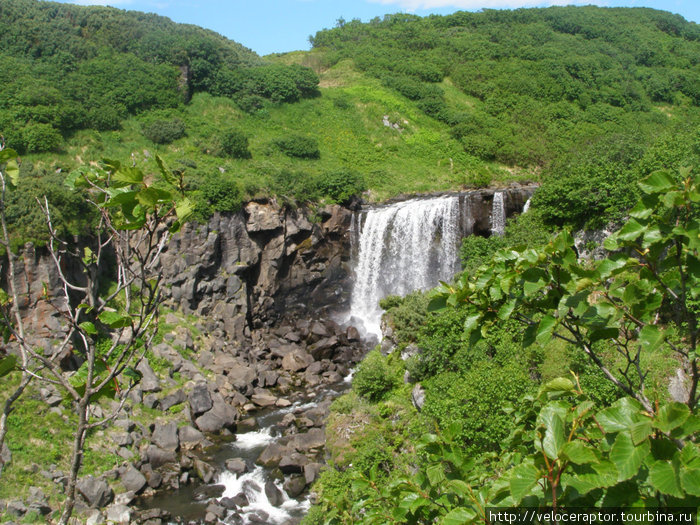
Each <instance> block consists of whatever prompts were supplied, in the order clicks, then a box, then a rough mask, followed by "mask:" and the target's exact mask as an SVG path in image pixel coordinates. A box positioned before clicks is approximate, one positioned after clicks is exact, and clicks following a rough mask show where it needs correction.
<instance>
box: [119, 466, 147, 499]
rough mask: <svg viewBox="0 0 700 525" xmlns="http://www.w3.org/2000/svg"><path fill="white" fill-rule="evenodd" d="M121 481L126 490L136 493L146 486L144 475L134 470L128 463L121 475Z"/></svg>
mask: <svg viewBox="0 0 700 525" xmlns="http://www.w3.org/2000/svg"><path fill="white" fill-rule="evenodd" d="M121 481H122V485H124V488H125V489H126V490H129V491H133V492H134V493H137V494H138V493H139V492H141V490H142V489H143V488H144V487H145V486H146V476H144V475H143V474H141V472H139V471H138V470H136V469H135V468H134V467H133V465H129V467H128V468H127V469H126V470H125V471H124V473H123V474H122V476H121Z"/></svg>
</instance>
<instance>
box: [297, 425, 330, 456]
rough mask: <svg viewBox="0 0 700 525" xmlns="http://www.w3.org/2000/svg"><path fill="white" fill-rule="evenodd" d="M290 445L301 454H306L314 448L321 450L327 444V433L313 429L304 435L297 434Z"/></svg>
mask: <svg viewBox="0 0 700 525" xmlns="http://www.w3.org/2000/svg"><path fill="white" fill-rule="evenodd" d="M289 444H290V446H292V447H294V448H295V449H297V450H298V451H299V452H306V451H309V450H311V449H312V448H321V447H322V446H324V445H325V444H326V433H325V432H324V431H323V429H320V428H312V429H311V430H309V431H308V432H305V433H304V434H296V435H295V436H294V438H293V439H292V440H291V442H290V443H289Z"/></svg>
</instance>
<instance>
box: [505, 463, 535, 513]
mask: <svg viewBox="0 0 700 525" xmlns="http://www.w3.org/2000/svg"><path fill="white" fill-rule="evenodd" d="M539 479H540V472H539V471H538V470H537V468H536V467H535V466H534V465H532V464H522V465H518V466H517V467H515V468H514V469H513V471H512V477H511V478H510V493H511V496H512V497H513V499H514V500H515V501H516V503H519V502H520V500H522V499H523V498H524V497H525V496H527V495H528V494H529V493H530V490H531V489H532V487H534V486H535V484H536V483H537V480H539Z"/></svg>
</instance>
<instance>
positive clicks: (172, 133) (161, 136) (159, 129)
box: [143, 118, 185, 144]
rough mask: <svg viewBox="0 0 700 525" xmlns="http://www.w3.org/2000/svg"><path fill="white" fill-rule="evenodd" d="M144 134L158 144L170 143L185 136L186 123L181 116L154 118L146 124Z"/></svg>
mask: <svg viewBox="0 0 700 525" xmlns="http://www.w3.org/2000/svg"><path fill="white" fill-rule="evenodd" d="M143 135H144V137H146V138H147V139H148V140H150V141H151V142H154V143H156V144H170V143H171V142H174V141H176V140H177V139H179V138H182V137H184V136H185V123H184V122H182V121H181V120H180V119H179V118H174V119H171V120H160V119H159V120H154V121H153V122H151V123H150V124H147V125H145V126H144V128H143Z"/></svg>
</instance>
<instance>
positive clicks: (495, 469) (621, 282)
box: [0, 0, 700, 525]
mask: <svg viewBox="0 0 700 525" xmlns="http://www.w3.org/2000/svg"><path fill="white" fill-rule="evenodd" d="M310 40H311V44H312V49H311V50H310V51H308V52H294V53H289V54H280V55H274V56H268V57H259V56H257V55H256V54H255V53H253V52H252V51H250V50H247V49H245V48H244V47H242V46H240V45H239V44H237V43H235V42H232V41H230V40H227V39H225V38H223V37H221V36H220V35H217V34H215V33H212V32H210V31H206V30H203V29H201V28H197V27H194V26H188V25H182V24H175V23H173V22H171V21H169V20H167V19H165V18H162V17H158V16H155V15H145V14H141V13H135V12H129V11H121V10H118V9H113V8H102V7H90V8H87V7H78V6H72V5H66V4H56V3H51V2H40V1H35V0H3V2H2V3H0V82H1V83H2V97H0V135H2V136H3V137H4V140H5V141H6V144H7V146H8V147H11V148H13V149H14V150H16V151H17V152H18V153H19V155H20V156H21V162H20V165H19V168H18V169H17V173H16V180H17V181H18V184H17V187H16V188H13V191H11V192H9V193H8V194H7V196H6V197H7V198H6V200H7V202H6V203H5V204H6V207H5V208H4V209H3V211H4V213H5V214H6V216H7V221H8V224H9V226H10V232H9V235H10V240H11V242H10V243H8V244H9V246H10V248H13V249H17V248H18V247H19V246H20V245H21V244H23V243H24V242H26V241H28V240H30V241H34V242H35V243H37V244H42V243H46V242H47V240H48V234H47V232H46V229H45V221H44V215H43V214H42V211H41V210H40V209H38V208H37V206H36V202H35V197H40V196H43V195H46V196H47V197H48V202H49V205H50V207H51V212H52V216H53V218H54V227H55V231H54V233H55V234H57V235H61V236H62V235H66V234H70V235H73V234H84V233H86V232H89V231H90V229H91V227H94V225H95V224H96V223H97V221H98V217H97V215H96V214H94V212H93V211H91V208H90V207H89V206H88V204H87V203H86V200H85V194H84V193H79V192H78V193H76V192H75V191H72V189H69V188H68V186H66V185H65V184H64V183H65V182H66V179H67V178H68V179H69V182H70V181H71V180H72V181H73V185H74V186H75V184H74V183H75V176H72V177H67V174H68V173H71V172H72V173H76V172H75V171H74V170H75V169H76V168H80V167H84V166H86V165H90V164H93V165H95V164H96V163H97V162H99V161H100V159H105V158H110V159H121V162H122V164H121V165H119V164H115V161H107V163H106V164H103V166H106V169H108V168H109V167H110V166H115V165H119V166H121V167H120V168H119V169H118V170H117V171H118V172H119V173H120V174H121V175H120V176H121V177H122V180H121V181H120V184H121V185H122V186H121V189H123V188H127V187H129V188H131V187H132V186H136V185H137V184H136V183H134V182H133V180H132V179H130V178H129V177H132V176H133V174H134V173H138V174H139V178H138V181H137V182H138V184H142V185H146V184H147V183H148V184H150V181H149V177H148V176H144V173H156V172H159V173H162V174H163V176H166V175H167V178H168V180H172V181H178V182H177V184H174V183H169V184H170V185H172V186H177V190H178V191H177V193H178V199H182V200H179V201H178V202H185V201H186V202H187V210H186V211H187V212H188V213H187V214H186V215H187V217H188V218H190V219H191V220H195V221H199V222H204V221H206V220H207V219H208V218H209V217H210V216H211V215H212V214H213V213H215V212H233V211H237V210H239V209H240V207H241V205H242V203H243V202H245V201H247V200H250V199H256V198H257V199H260V198H267V197H275V198H276V199H278V200H279V201H280V202H282V203H283V204H284V205H285V206H287V207H289V208H294V207H296V206H305V207H309V208H311V209H312V210H314V209H316V208H319V207H321V206H322V205H324V204H327V203H341V204H347V203H349V202H351V201H352V200H353V199H356V198H358V197H360V198H363V199H364V200H365V201H366V202H371V201H380V200H383V199H386V198H388V197H394V196H397V195H399V194H414V193H421V192H423V193H427V192H436V191H445V190H457V189H467V188H481V187H487V186H491V187H504V186H506V185H508V184H510V183H513V182H515V183H517V182H537V183H540V187H539V189H538V190H537V192H536V193H535V195H534V196H533V198H532V202H531V207H530V209H529V211H528V212H527V213H523V214H522V215H520V216H517V217H515V218H513V219H512V220H510V221H509V223H508V225H507V227H506V231H505V234H504V235H503V236H492V237H489V238H483V237H468V238H466V239H464V241H463V244H462V249H461V256H462V268H463V271H462V272H461V273H460V274H459V275H458V276H456V277H455V280H454V282H450V283H442V284H441V285H440V286H439V287H438V288H437V289H435V290H433V291H431V292H426V293H423V292H416V293H413V294H410V295H408V296H406V297H395V296H390V297H387V298H385V299H384V300H383V301H382V303H381V306H382V308H384V309H385V310H386V314H385V317H384V322H385V324H386V325H387V326H388V327H390V328H391V330H390V332H391V334H392V335H391V337H390V338H387V341H386V345H385V346H384V347H382V349H383V350H384V352H382V351H381V349H380V348H377V349H375V350H373V351H372V352H370V353H369V354H368V355H367V357H366V358H365V360H364V361H363V362H362V363H361V364H360V365H359V366H358V368H357V370H356V372H355V375H354V377H353V387H352V390H351V391H350V393H348V394H346V395H344V396H342V397H340V398H338V399H337V400H335V401H334V402H333V404H332V406H331V416H330V419H329V420H328V423H327V432H326V435H327V451H328V453H329V455H330V458H331V461H330V465H329V468H327V469H325V470H324V472H323V473H322V475H321V477H320V481H318V482H316V484H315V485H314V491H315V492H316V493H317V495H318V498H317V504H316V505H314V506H313V507H312V508H311V510H310V511H309V514H308V516H307V517H306V518H305V519H304V521H303V523H304V524H305V525H320V524H339V523H348V524H349V523H377V524H386V523H411V524H419V523H444V524H445V525H456V524H462V523H477V522H483V521H484V519H485V515H484V512H485V511H484V509H486V508H487V507H490V506H505V507H511V506H517V505H522V506H529V507H557V506H577V507H601V506H607V507H619V506H623V507H648V508H668V507H678V506H692V507H696V506H697V505H698V503H700V447H699V446H698V444H697V432H698V429H699V428H700V418H699V416H698V414H697V403H698V400H699V398H700V395H699V394H698V389H697V387H698V384H699V383H700V372H699V371H698V370H699V367H698V362H697V356H696V350H697V338H698V326H697V314H698V308H699V303H698V301H699V300H700V281H699V279H700V255H699V250H700V245H699V243H698V239H699V237H698V224H699V223H698V220H699V218H698V217H699V216H698V212H699V210H700V208H699V203H700V182H699V172H698V170H700V27H699V26H698V25H697V24H695V23H691V22H687V21H685V20H684V19H683V18H682V17H680V16H678V15H673V14H670V13H667V12H662V11H656V10H652V9H618V8H615V9H608V8H598V7H552V8H546V9H520V10H514V11H500V10H498V11H497V10H484V11H481V12H477V13H469V12H459V13H456V14H453V15H449V16H430V17H425V18H421V17H417V16H413V15H407V14H396V15H387V16H385V17H383V18H381V19H380V18H377V19H374V20H372V21H370V22H368V23H362V22H360V21H359V20H352V21H345V20H339V21H338V24H337V27H335V28H332V29H325V30H322V31H319V32H318V33H316V35H314V36H313V37H311V38H310ZM156 159H157V160H156ZM161 159H163V160H161ZM10 160H11V161H12V162H14V161H15V159H14V157H12V158H10V157H9V156H7V159H5V158H4V157H3V158H0V167H1V168H3V169H6V170H7V169H8V164H5V165H4V166H3V163H5V162H9V161H10ZM128 162H130V163H131V164H132V168H126V164H127V163H128ZM163 162H164V163H163ZM166 164H167V166H169V168H166V167H165V165H166ZM12 167H13V169H14V164H13V165H12ZM96 169H97V168H96ZM97 171H99V170H97ZM13 173H14V172H13ZM78 173H80V174H81V175H84V173H83V172H78ZM99 173H101V174H103V175H104V174H105V173H107V171H100V172H99ZM88 186H89V179H88V185H87V186H85V187H88ZM73 189H74V188H73ZM93 189H94V188H93ZM132 189H133V188H132ZM146 190H148V191H147V192H146ZM143 191H144V192H146V193H139V192H136V190H133V191H126V190H125V193H127V194H130V197H131V198H132V202H130V204H129V206H130V207H129V208H128V211H129V213H133V212H134V210H135V209H137V208H136V206H137V205H136V204H134V202H133V200H134V199H139V198H140V199H147V200H148V204H149V205H151V206H156V205H158V206H160V205H161V204H163V202H164V201H163V202H161V200H159V198H160V197H158V196H159V195H161V193H159V191H164V190H162V189H160V188H152V187H147V188H146V189H145V190H143ZM173 191H175V190H173ZM109 196H110V198H114V197H115V196H116V197H117V199H122V197H120V196H119V195H118V192H115V193H113V194H110V195H109ZM168 202H169V201H168ZM118 205H119V206H125V203H124V202H123V201H122V200H119V204H118ZM190 208H191V209H190ZM170 211H171V212H172V211H173V210H170ZM190 212H191V213H190ZM127 215H128V213H127ZM135 215H138V214H135ZM582 230H595V232H596V233H601V232H603V231H604V232H605V234H606V235H608V237H607V240H605V242H604V243H603V241H602V240H600V235H599V236H595V235H593V236H590V237H586V236H583V235H582V234H580V233H577V232H580V231H582ZM611 232H614V233H611ZM574 237H576V240H575V239H574ZM586 253H593V254H595V257H594V258H590V259H589V258H586V257H583V256H582V255H584V254H586ZM85 257H86V258H88V257H89V255H88V254H86V255H85ZM3 305H5V306H6V305H7V303H6V302H4V303H3ZM102 306H104V305H102ZM109 307H110V308H111V306H109ZM119 321H120V322H121V320H119ZM92 329H95V327H94V326H92ZM164 368H165V365H164ZM2 372H3V373H6V372H7V371H5V370H3V371H2ZM675 377H678V378H681V379H679V381H680V386H679V387H678V388H677V389H676V390H679V389H680V390H682V392H681V394H683V395H684V396H685V397H684V398H683V395H681V394H679V393H678V391H676V392H675V394H676V397H675V398H673V397H672V396H671V393H670V392H669V382H670V380H671V378H675ZM681 398H682V399H681ZM419 400H420V402H419ZM22 410H23V411H22ZM27 410H28V409H21V411H20V413H21V414H23V418H24V419H27V420H28V419H31V418H30V417H29V416H28V415H27V414H28V412H27ZM24 424H26V422H24ZM57 425H58V423H57ZM59 426H60V425H59ZM63 430H65V428H63ZM63 434H66V435H67V434H68V432H67V431H66V432H63V433H62V434H61V435H63ZM30 448H31V447H29V446H28V448H27V449H28V450H29V449H30ZM25 452H26V451H25ZM96 471H97V467H96V468H95V472H96ZM91 472H92V471H91ZM15 475H16V478H14V482H15V483H16V484H17V485H18V486H19V485H21V484H23V483H25V481H26V479H25V478H24V477H23V476H24V474H21V475H20V474H17V473H16V474H15ZM6 490H7V489H6ZM0 494H3V496H6V495H7V494H5V493H1V492H0Z"/></svg>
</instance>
